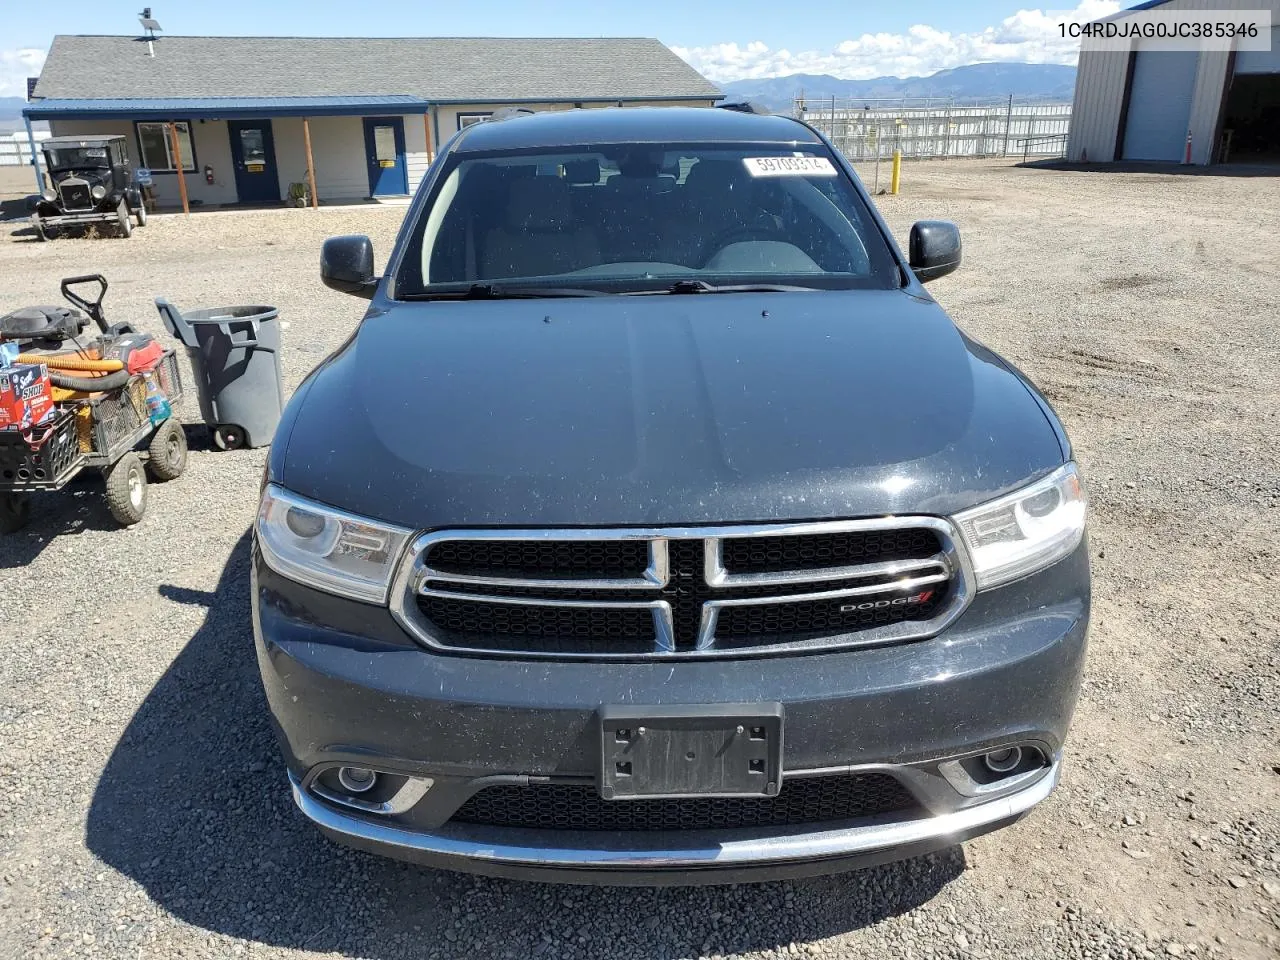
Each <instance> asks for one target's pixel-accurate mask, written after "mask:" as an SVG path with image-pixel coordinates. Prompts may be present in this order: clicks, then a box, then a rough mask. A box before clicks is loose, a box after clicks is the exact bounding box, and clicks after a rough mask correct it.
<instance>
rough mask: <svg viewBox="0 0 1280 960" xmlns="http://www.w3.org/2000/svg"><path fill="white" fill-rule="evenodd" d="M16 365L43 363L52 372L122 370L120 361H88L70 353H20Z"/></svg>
mask: <svg viewBox="0 0 1280 960" xmlns="http://www.w3.org/2000/svg"><path fill="white" fill-rule="evenodd" d="M18 363H43V364H45V365H46V366H48V367H49V368H50V369H53V370H79V371H81V372H83V373H115V372H116V371H117V370H123V369H124V361H122V360H88V359H86V358H84V357H77V356H76V355H75V354H71V353H55V354H52V355H45V354H36V353H20V354H18Z"/></svg>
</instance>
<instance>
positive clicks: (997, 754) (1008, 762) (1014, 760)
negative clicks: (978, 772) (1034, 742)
mask: <svg viewBox="0 0 1280 960" xmlns="http://www.w3.org/2000/svg"><path fill="white" fill-rule="evenodd" d="M982 762H983V763H985V764H986V765H987V769H988V770H990V771H991V772H992V773H1008V772H1009V771H1010V770H1016V769H1017V768H1018V764H1020V763H1021V762H1022V748H1021V747H1008V748H1006V749H1004V750H993V751H991V752H990V753H988V754H987V755H986V756H985V757H983V758H982Z"/></svg>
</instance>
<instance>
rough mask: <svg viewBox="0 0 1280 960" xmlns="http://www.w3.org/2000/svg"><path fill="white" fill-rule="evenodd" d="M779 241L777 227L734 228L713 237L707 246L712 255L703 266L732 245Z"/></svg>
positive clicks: (709, 255) (704, 261) (708, 256)
mask: <svg viewBox="0 0 1280 960" xmlns="http://www.w3.org/2000/svg"><path fill="white" fill-rule="evenodd" d="M777 239H779V238H778V229H777V228H776V227H765V226H746V227H732V228H730V229H728V230H723V231H721V232H720V233H718V234H716V235H715V236H714V237H712V238H711V241H710V242H709V243H708V244H707V246H706V249H707V250H709V251H710V253H709V254H708V255H707V257H706V259H705V260H703V262H702V265H703V266H704V267H705V266H706V265H707V261H709V260H710V259H711V258H712V257H714V256H715V255H716V254H717V253H719V252H720V251H721V250H723V249H724V248H725V247H727V246H730V245H731V244H734V243H750V242H751V241H752V240H777Z"/></svg>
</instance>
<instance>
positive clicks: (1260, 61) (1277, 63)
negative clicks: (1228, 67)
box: [1236, 27, 1280, 73]
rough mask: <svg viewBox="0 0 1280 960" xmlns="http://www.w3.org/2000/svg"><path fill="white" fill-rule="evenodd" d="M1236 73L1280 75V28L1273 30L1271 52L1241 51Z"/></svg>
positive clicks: (1238, 55)
mask: <svg viewBox="0 0 1280 960" xmlns="http://www.w3.org/2000/svg"><path fill="white" fill-rule="evenodd" d="M1236 73H1280V27H1272V28H1271V49H1270V50H1241V51H1240V52H1239V53H1237V54H1236Z"/></svg>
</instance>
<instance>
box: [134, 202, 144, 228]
mask: <svg viewBox="0 0 1280 960" xmlns="http://www.w3.org/2000/svg"><path fill="white" fill-rule="evenodd" d="M133 215H134V216H135V217H137V218H138V226H140V227H145V226H146V225H147V204H146V201H143V202H142V203H140V204H138V208H137V209H136V210H134V211H133Z"/></svg>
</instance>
